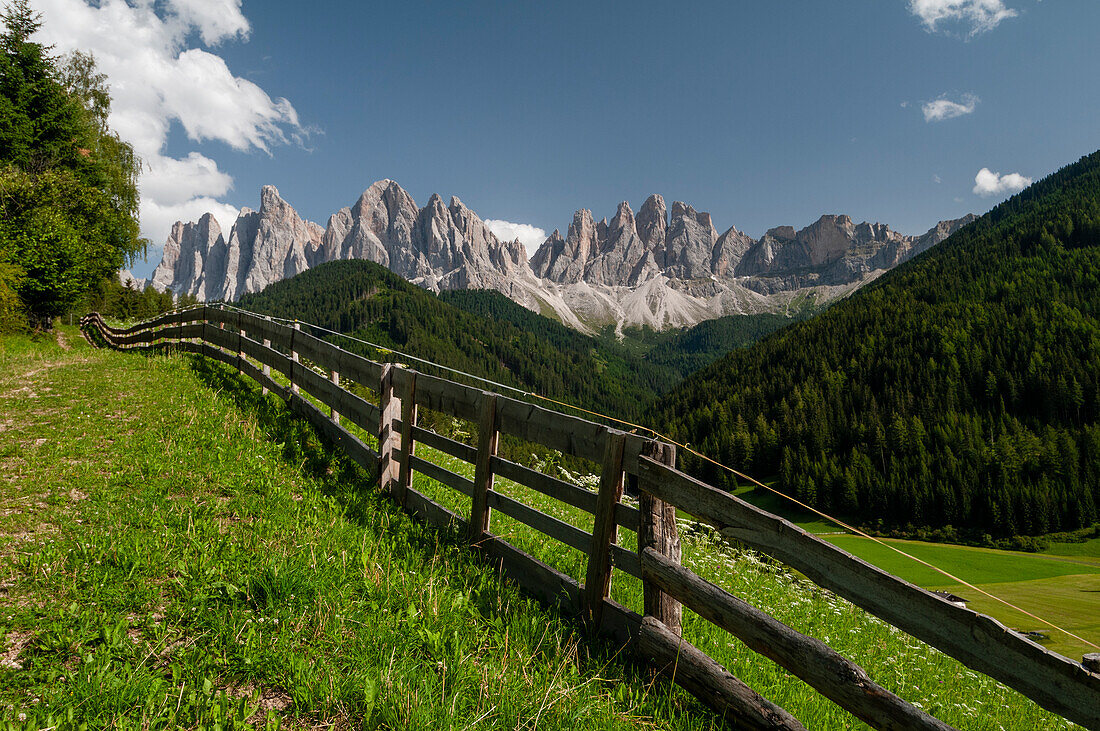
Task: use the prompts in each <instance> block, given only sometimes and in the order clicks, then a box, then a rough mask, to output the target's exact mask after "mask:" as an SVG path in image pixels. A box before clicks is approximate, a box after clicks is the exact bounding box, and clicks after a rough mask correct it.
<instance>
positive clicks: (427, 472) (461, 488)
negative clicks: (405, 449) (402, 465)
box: [409, 454, 474, 522]
mask: <svg viewBox="0 0 1100 731" xmlns="http://www.w3.org/2000/svg"><path fill="white" fill-rule="evenodd" d="M409 466H410V467H411V468H412V469H413V470H415V471H417V472H419V473H420V474H422V475H424V476H425V477H427V478H429V479H432V480H435V481H436V482H439V483H442V484H444V485H446V486H447V487H450V488H452V489H454V490H457V491H458V492H460V493H462V494H463V495H465V496H466V497H470V496H472V495H473V494H474V482H473V480H471V479H469V478H466V477H463V476H462V475H460V474H458V473H457V472H451V471H450V470H449V469H446V468H445V467H440V466H439V465H437V464H436V463H435V462H429V461H428V460H426V459H423V458H421V457H417V456H416V455H415V454H414V455H412V456H411V457H409ZM463 522H467V521H465V519H464V520H463Z"/></svg>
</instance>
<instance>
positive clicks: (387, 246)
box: [152, 179, 973, 329]
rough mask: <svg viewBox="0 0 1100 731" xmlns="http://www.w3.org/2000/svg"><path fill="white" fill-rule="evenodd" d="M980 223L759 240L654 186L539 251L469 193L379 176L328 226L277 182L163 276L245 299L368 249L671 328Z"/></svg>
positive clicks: (881, 262) (836, 279)
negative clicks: (507, 237)
mask: <svg viewBox="0 0 1100 731" xmlns="http://www.w3.org/2000/svg"><path fill="white" fill-rule="evenodd" d="M971 220H973V217H967V218H965V219H960V220H958V221H943V222H940V223H939V224H938V225H937V226H936V227H934V228H933V229H932V230H930V231H928V232H927V233H926V234H924V235H923V236H920V237H913V236H903V235H901V234H898V233H897V232H895V231H892V230H891V229H890V228H889V227H888V226H886V225H884V224H879V223H867V222H863V223H859V224H856V223H853V221H852V219H851V218H850V217H848V216H846V215H825V216H822V217H820V218H819V219H818V220H817V221H815V222H813V223H812V224H810V225H808V226H806V227H805V228H803V229H801V230H797V231H796V230H795V228H794V227H792V226H779V227H776V228H772V229H769V230H768V232H767V233H766V234H765V235H764V236H763V237H762V238H761V239H760V240H759V241H756V240H754V239H752V238H751V237H750V236H748V235H747V234H745V233H743V232H741V231H739V230H738V229H737V228H736V227H730V228H729V229H728V230H726V232H725V233H723V234H721V235H720V236H719V235H718V233H717V231H716V230H715V227H714V223H713V221H712V219H711V216H710V214H709V213H707V212H705V211H697V210H696V209H695V208H694V207H692V206H691V205H689V204H687V203H685V202H683V201H674V202H673V203H672V206H671V209H669V208H668V207H666V204H665V200H664V198H663V197H661V196H660V195H656V194H654V195H651V196H649V197H648V198H646V200H645V201H644V202H643V203H642V205H641V207H640V208H639V209H638V212H637V214H635V213H634V211H633V209H632V208H631V206H630V204H629V202H627V201H623V202H621V203H620V204H619V205H618V206H617V208H616V211H615V215H614V216H612V217H611V218H610V220H608V219H607V218H603V219H601V220H600V221H598V222H597V221H596V220H595V219H594V216H593V214H592V211H591V210H589V209H587V208H581V209H579V210H577V211H576V213H575V214H574V215H573V218H572V221H571V222H570V224H569V226H568V228H567V229H566V232H565V235H564V236H563V235H562V233H561V231H560V230H559V229H555V230H554V231H553V233H551V234H550V236H549V237H547V239H546V241H545V242H544V243H543V244H542V246H540V247H539V249H538V251H537V252H536V253H535V254H534V255H533V256H532V257H531V259H530V261H528V260H527V256H526V250H525V249H524V247H523V245H522V244H521V243H520V242H519V241H518V240H512V241H500V240H499V239H498V238H497V237H496V236H495V235H494V234H493V233H492V231H490V230H489V228H488V227H487V226H486V225H485V223H484V221H482V220H481V219H480V218H479V217H478V216H477V214H476V213H475V212H474V211H472V210H470V209H469V208H467V207H466V205H465V204H463V202H462V201H461V200H460V199H459V198H458V197H457V196H451V197H450V199H449V203H447V204H444V199H443V197H441V196H440V195H438V194H434V195H432V196H431V198H429V200H428V202H427V204H426V205H425V206H424V207H423V208H419V207H418V206H417V204H416V202H415V201H413V199H412V197H411V196H410V195H409V194H408V192H406V191H405V190H404V189H403V188H402V187H401V186H400V185H398V184H397V183H396V182H394V181H392V180H389V179H384V180H379V181H376V182H375V183H372V184H371V185H370V186H369V187H368V188H367V189H366V190H365V191H364V192H363V193H362V194H361V195H360V196H359V198H358V199H357V200H356V201H355V203H354V204H352V205H351V206H349V207H346V208H342V209H340V210H339V211H337V212H336V213H334V214H332V215H331V216H330V217H329V219H328V225H327V226H326V227H325V228H324V229H322V228H321V227H320V226H318V225H317V224H315V223H311V222H309V221H305V220H303V219H302V218H301V217H300V216H298V214H297V212H296V211H295V210H294V208H293V207H292V206H291V205H290V203H288V202H287V201H285V200H284V199H283V198H282V197H281V195H280V194H279V191H278V189H276V188H275V187H274V186H264V187H263V188H262V189H261V190H260V207H259V210H257V211H253V210H251V209H248V208H243V209H242V210H241V212H240V215H239V216H238V218H237V221H236V222H235V224H234V225H233V228H232V230H231V231H230V234H229V236H228V239H227V238H226V237H224V236H223V235H222V230H221V228H220V227H219V225H218V222H217V221H216V220H215V219H214V217H213V216H212V215H210V214H207V215H205V216H203V217H202V218H201V219H200V220H199V221H198V222H196V223H183V222H178V223H176V224H175V225H174V226H173V227H172V231H171V234H170V235H169V237H168V240H167V241H166V242H165V249H164V257H163V259H162V261H161V262H160V265H159V266H158V267H157V269H156V271H155V272H154V275H153V282H152V283H153V284H154V285H155V286H157V287H159V288H162V289H171V290H172V291H174V292H177V293H183V292H187V293H189V294H193V295H195V296H197V297H199V298H201V299H206V300H212V299H223V298H224V299H230V300H231V299H236V298H237V297H239V296H240V295H241V294H243V293H245V292H251V291H256V290H258V289H262V288H263V287H265V286H267V285H268V284H270V283H272V282H274V281H278V280H280V279H284V278H287V277H291V276H294V275H295V274H298V273H299V272H301V271H304V270H305V269H306V268H309V267H312V266H316V265H317V264H320V263H323V262H326V261H330V260H333V259H352V258H357V259H368V260H370V261H374V262H376V263H378V264H381V265H383V266H385V267H388V268H389V269H390V270H392V271H394V272H395V273H397V274H399V275H401V276H403V277H405V278H406V279H409V280H410V281H412V282H414V283H416V284H419V285H421V286H423V287H426V288H428V289H431V290H433V291H438V290H441V289H460V288H487V289H495V290H497V291H500V292H502V293H503V294H505V295H506V296H509V297H511V298H512V299H514V300H515V301H517V302H519V303H521V304H523V305H525V306H527V307H530V308H531V309H534V310H536V311H544V310H545V308H547V307H549V308H551V309H553V311H554V312H555V313H557V314H558V315H559V316H560V317H561V318H562V320H563V321H564V322H566V323H568V324H570V325H573V326H574V327H578V328H581V329H585V325H584V324H583V323H584V322H591V323H596V324H597V325H596V326H602V325H604V324H607V323H608V322H613V323H618V324H620V325H627V324H635V325H637V324H645V325H649V326H652V327H657V328H662V327H668V326H679V325H687V324H694V323H696V322H699V321H700V320H702V319H706V318H708V317H719V316H721V315H723V314H730V313H731V312H761V311H776V310H777V308H779V307H782V306H783V303H784V302H789V301H790V298H791V297H794V296H796V294H795V293H796V292H797V290H800V289H803V288H806V287H815V288H819V289H818V291H820V292H822V294H821V297H824V298H831V297H835V296H839V295H840V294H842V293H844V292H847V291H850V290H851V289H853V288H855V287H857V286H859V284H860V283H861V282H864V281H869V279H870V278H871V277H872V276H873V274H874V273H875V272H877V271H882V270H885V269H888V268H890V267H892V266H894V265H896V264H898V263H900V262H901V261H904V260H905V259H907V258H911V257H912V256H915V255H917V254H919V253H920V252H922V251H924V250H926V249H927V248H929V247H931V246H934V245H935V244H936V243H938V242H940V241H942V240H943V239H944V238H946V237H947V236H949V235H950V234H951V233H953V232H954V231H955V230H957V229H958V228H959V227H960V226H962V225H965V224H966V223H969V222H970V221H971Z"/></svg>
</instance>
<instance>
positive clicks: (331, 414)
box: [328, 371, 340, 425]
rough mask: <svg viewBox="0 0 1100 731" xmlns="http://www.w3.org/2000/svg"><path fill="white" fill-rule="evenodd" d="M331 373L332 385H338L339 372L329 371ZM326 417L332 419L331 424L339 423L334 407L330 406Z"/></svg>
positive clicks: (337, 412) (338, 415)
mask: <svg viewBox="0 0 1100 731" xmlns="http://www.w3.org/2000/svg"><path fill="white" fill-rule="evenodd" d="M330 372H331V373H332V384H333V385H334V386H339V385H340V371H330ZM328 416H329V418H330V419H332V423H333V424H337V425H338V424H339V423H340V412H339V411H337V410H336V407H335V406H330V407H329V410H328Z"/></svg>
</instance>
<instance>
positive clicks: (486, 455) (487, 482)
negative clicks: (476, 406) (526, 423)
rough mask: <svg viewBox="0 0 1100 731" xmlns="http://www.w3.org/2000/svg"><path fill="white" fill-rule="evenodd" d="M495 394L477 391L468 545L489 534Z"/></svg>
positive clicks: (495, 416) (495, 447)
mask: <svg viewBox="0 0 1100 731" xmlns="http://www.w3.org/2000/svg"><path fill="white" fill-rule="evenodd" d="M498 437H499V432H498V431H497V396H496V395H495V394H491V393H483V394H482V395H481V416H480V418H479V419H478V425H477V455H476V457H475V459H474V491H473V494H472V495H471V497H472V502H471V504H470V545H472V546H477V545H479V544H480V543H481V542H482V541H483V540H484V539H485V537H486V536H488V535H489V520H490V517H491V516H492V511H491V510H490V508H489V491H490V490H492V489H493V457H495V456H496V453H497V440H498Z"/></svg>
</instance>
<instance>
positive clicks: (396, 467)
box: [378, 363, 401, 495]
mask: <svg viewBox="0 0 1100 731" xmlns="http://www.w3.org/2000/svg"><path fill="white" fill-rule="evenodd" d="M393 371H394V366H393V365H392V364H389V363H387V364H386V365H385V366H383V368H382V381H381V384H382V385H381V387H380V388H379V389H378V394H379V405H378V411H379V419H378V445H379V452H380V453H381V455H382V462H381V468H380V469H379V474H378V480H379V486H380V487H381V489H382V492H385V493H389V494H391V495H392V494H393V491H394V489H395V485H396V483H397V480H398V478H399V477H400V476H401V467H400V464H399V463H398V456H399V454H400V452H401V433H400V432H399V431H397V430H396V429H395V428H394V425H393V422H394V419H396V418H398V417H399V416H401V399H400V398H398V397H397V395H396V394H395V393H394V390H393Z"/></svg>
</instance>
